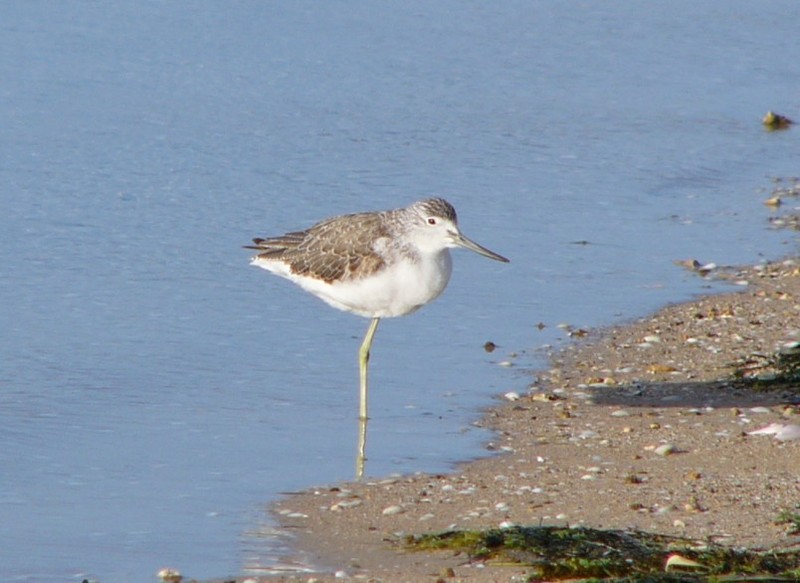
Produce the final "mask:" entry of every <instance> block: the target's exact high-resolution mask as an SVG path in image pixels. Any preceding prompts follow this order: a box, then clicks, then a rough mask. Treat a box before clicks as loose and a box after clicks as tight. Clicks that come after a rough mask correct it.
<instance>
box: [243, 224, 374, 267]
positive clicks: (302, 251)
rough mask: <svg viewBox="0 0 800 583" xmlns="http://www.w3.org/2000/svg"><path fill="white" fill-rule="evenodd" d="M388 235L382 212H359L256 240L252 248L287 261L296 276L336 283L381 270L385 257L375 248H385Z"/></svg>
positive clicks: (266, 257)
mask: <svg viewBox="0 0 800 583" xmlns="http://www.w3.org/2000/svg"><path fill="white" fill-rule="evenodd" d="M387 237H390V233H389V231H388V229H387V228H386V225H385V223H384V222H383V221H382V220H381V218H380V215H379V214H376V213H360V214H354V215H344V216H340V217H334V218H332V219H327V220H325V221H322V222H320V223H317V224H316V225H314V226H313V227H311V228H310V229H308V230H306V231H295V232H292V233H286V234H285V235H282V236H280V237H272V238H269V239H253V243H255V245H252V246H250V247H249V248H250V249H258V250H259V251H261V252H260V253H258V254H257V255H256V258H257V259H263V260H267V261H280V262H282V263H284V264H286V265H287V266H288V267H289V269H290V271H291V273H292V274H293V275H296V276H301V277H313V278H316V279H320V280H323V281H325V282H326V283H333V282H334V281H350V280H354V279H359V278H360V277H363V276H364V275H368V274H371V273H375V272H376V271H379V270H380V269H382V268H383V267H384V266H385V260H384V258H383V257H382V256H381V255H380V254H379V253H378V252H377V251H376V248H385V247H386V244H385V242H386V240H387V239H386V238H387ZM381 240H383V243H381ZM376 243H377V245H376Z"/></svg>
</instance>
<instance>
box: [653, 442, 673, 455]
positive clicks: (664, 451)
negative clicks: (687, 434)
mask: <svg viewBox="0 0 800 583" xmlns="http://www.w3.org/2000/svg"><path fill="white" fill-rule="evenodd" d="M676 451H677V448H676V447H675V446H674V445H673V444H671V443H664V444H662V445H659V446H658V447H657V448H655V449H654V450H653V453H655V454H656V455H660V456H663V457H666V456H668V455H670V454H673V453H675V452H676Z"/></svg>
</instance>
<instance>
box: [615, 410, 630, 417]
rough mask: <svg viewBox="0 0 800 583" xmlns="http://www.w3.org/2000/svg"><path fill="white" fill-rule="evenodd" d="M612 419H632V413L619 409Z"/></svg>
mask: <svg viewBox="0 0 800 583" xmlns="http://www.w3.org/2000/svg"><path fill="white" fill-rule="evenodd" d="M611 416H612V417H630V416H631V413H630V411H626V410H625V409H617V410H616V411H612V413H611Z"/></svg>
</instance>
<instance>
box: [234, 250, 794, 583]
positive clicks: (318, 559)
mask: <svg viewBox="0 0 800 583" xmlns="http://www.w3.org/2000/svg"><path fill="white" fill-rule="evenodd" d="M711 276H713V277H717V278H724V279H729V280H730V281H731V282H732V283H735V284H736V287H732V289H735V290H736V291H733V292H731V293H726V294H722V295H714V296H709V297H705V298H702V299H699V300H697V301H692V302H689V303H686V304H680V305H674V306H669V307H667V308H665V309H663V310H661V311H659V312H657V313H656V314H654V315H651V316H649V317H646V318H643V319H641V320H638V321H635V322H632V323H628V324H625V325H622V326H619V327H616V328H612V329H608V330H599V331H593V332H589V333H588V334H587V335H586V336H585V337H583V338H578V339H576V340H575V342H574V343H572V344H571V345H570V346H569V347H568V348H566V349H565V350H563V351H562V352H560V353H558V354H555V355H554V356H553V358H552V362H551V366H550V368H549V369H548V370H546V371H542V372H541V373H540V376H539V377H538V378H536V379H534V382H533V384H532V388H531V391H530V393H529V394H525V395H521V396H520V398H519V399H518V400H514V401H509V402H507V403H505V404H502V405H500V406H498V407H495V408H493V409H491V410H490V411H488V413H487V415H486V417H485V418H484V421H483V423H485V424H486V425H487V426H489V427H491V428H492V429H494V430H495V431H496V438H495V439H494V440H493V442H492V443H491V444H489V448H490V449H492V450H496V451H497V452H498V455H496V456H493V457H491V458H488V459H482V460H478V461H474V462H470V463H466V464H463V465H462V466H460V467H458V468H457V470H456V471H454V472H453V473H451V474H447V475H415V476H409V477H401V478H389V479H384V480H376V481H367V482H365V483H347V484H339V485H336V486H330V487H324V488H316V489H312V490H309V491H307V492H303V493H299V494H296V495H292V496H288V497H286V498H284V499H283V500H281V501H280V502H278V503H277V504H275V506H274V508H273V511H274V515H275V517H276V519H277V520H278V521H279V523H280V525H281V529H282V530H283V531H284V532H286V533H289V534H290V535H291V536H292V537H293V538H294V541H295V544H296V548H297V549H298V555H297V557H295V559H296V561H297V563H296V564H308V565H315V566H318V567H322V568H324V569H325V571H324V572H322V573H295V574H287V575H284V576H281V577H278V579H279V580H285V581H310V580H317V581H333V580H342V578H344V577H348V578H353V579H355V580H368V581H387V582H388V581H391V582H394V581H436V580H437V579H443V580H447V581H475V582H484V581H511V580H514V579H515V578H516V577H518V576H520V577H521V576H522V575H524V573H525V569H524V568H515V567H509V566H503V567H498V566H491V565H483V564H480V563H470V561H469V560H468V559H467V557H465V556H453V553H451V552H449V553H446V552H440V553H408V552H403V551H402V550H401V549H400V544H399V541H401V540H402V537H403V535H405V534H420V533H427V532H437V531H443V530H446V529H453V528H462V529H475V528H488V527H498V526H500V525H502V524H504V523H505V524H508V523H514V524H520V525H539V524H552V525H583V526H591V527H596V528H606V529H611V528H613V529H627V528H635V529H640V530H645V531H648V532H656V533H662V534H669V535H680V536H687V537H692V538H697V539H701V540H709V541H714V542H718V543H722V544H726V545H735V546H745V547H748V548H759V549H765V548H789V547H793V548H795V549H796V548H797V545H799V544H800V536H797V535H792V534H789V532H790V529H789V528H787V525H786V524H780V523H779V522H778V521H777V518H778V515H779V514H780V513H781V511H787V510H788V511H800V508H799V507H798V503H800V469H799V468H800V440H790V441H779V440H777V439H775V438H774V437H773V436H770V435H748V432H750V431H753V430H755V429H758V428H761V427H763V426H766V425H769V424H771V423H781V424H800V390H799V389H798V388H797V384H794V385H793V384H791V383H782V382H779V381H780V379H781V378H782V377H781V376H780V374H781V370H780V367H779V366H776V362H775V360H774V358H775V356H776V355H777V354H779V353H780V352H781V351H783V352H784V353H787V352H791V351H792V350H795V349H796V347H797V346H800V262H798V261H795V260H787V261H782V262H777V263H773V264H768V265H762V266H758V267H752V268H743V269H735V270H734V269H731V270H718V272H715V273H712V274H711ZM798 350H800V349H798ZM243 580H246V578H240V579H237V581H243ZM256 580H260V579H258V578H253V579H251V581H256ZM263 580H271V581H274V580H275V578H271V579H263Z"/></svg>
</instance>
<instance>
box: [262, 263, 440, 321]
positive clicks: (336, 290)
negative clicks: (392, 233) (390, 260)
mask: <svg viewBox="0 0 800 583" xmlns="http://www.w3.org/2000/svg"><path fill="white" fill-rule="evenodd" d="M253 264H254V265H258V266H259V267H263V268H264V269H267V270H269V271H271V272H273V273H275V274H277V275H280V276H282V277H285V278H287V279H290V280H291V281H293V282H294V283H296V284H298V285H299V286H300V287H302V288H303V289H305V290H306V291H308V292H310V293H312V294H314V295H315V296H317V297H319V298H320V299H322V300H324V301H325V302H327V303H328V304H330V305H331V306H333V307H334V308H338V309H340V310H345V311H347V312H352V313H354V314H358V315H359V316H364V317H368V318H393V317H395V316H403V315H405V314H410V313H411V312H414V311H415V310H418V309H419V308H421V307H422V306H424V305H425V304H427V303H428V302H430V301H432V300H435V299H436V298H437V297H439V296H440V295H441V293H442V292H443V291H444V289H445V288H446V287H447V283H448V281H450V274H451V273H452V271H453V263H452V260H451V258H450V252H449V251H448V250H447V249H444V250H442V251H440V252H439V253H436V254H433V255H424V256H423V257H422V258H421V259H420V261H418V262H411V261H401V262H399V263H397V264H394V265H392V266H391V267H388V268H386V269H384V270H382V271H380V272H378V273H376V274H373V275H371V276H369V277H365V278H362V279H354V280H350V281H345V282H333V283H331V284H328V283H325V282H324V281H321V280H318V279H314V278H311V277H298V276H296V275H294V274H292V273H290V272H289V271H288V269H286V266H285V265H284V264H282V263H278V262H273V261H258V260H255V261H253Z"/></svg>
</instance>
